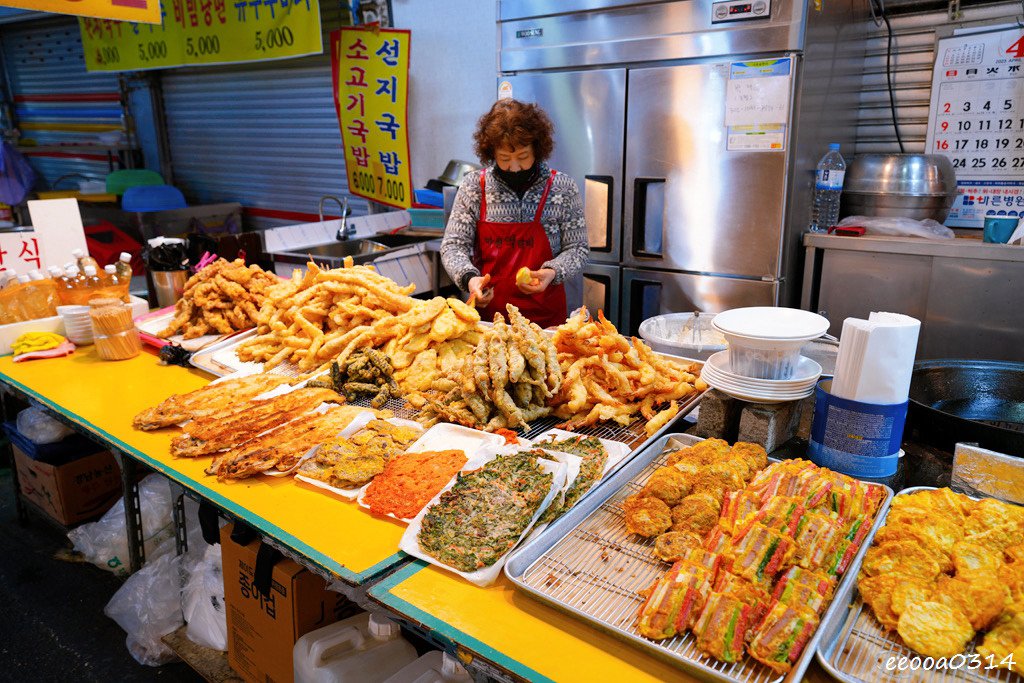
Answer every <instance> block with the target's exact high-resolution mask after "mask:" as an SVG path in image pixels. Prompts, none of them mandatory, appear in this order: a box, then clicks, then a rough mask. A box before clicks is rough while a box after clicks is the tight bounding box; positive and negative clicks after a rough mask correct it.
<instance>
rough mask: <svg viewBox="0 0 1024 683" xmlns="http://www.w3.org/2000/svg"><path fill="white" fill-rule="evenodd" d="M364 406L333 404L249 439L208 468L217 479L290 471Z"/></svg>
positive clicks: (335, 433) (350, 420)
mask: <svg viewBox="0 0 1024 683" xmlns="http://www.w3.org/2000/svg"><path fill="white" fill-rule="evenodd" d="M363 410H365V408H356V407H353V406H334V407H332V408H330V409H329V410H328V411H327V412H326V413H323V414H321V413H307V414H306V415H303V416H301V417H298V418H296V419H294V420H292V421H291V422H289V423H288V424H286V425H282V426H280V427H278V428H277V429H274V430H272V431H270V432H267V433H266V434H264V435H262V436H259V437H257V438H255V439H252V440H250V441H247V442H246V443H245V444H243V445H241V446H238V447H236V448H233V449H231V450H230V451H227V452H226V453H224V455H222V456H221V457H219V458H217V459H216V460H215V461H214V462H213V464H211V466H210V467H209V468H208V469H207V470H206V473H207V474H216V475H217V478H218V479H222V480H223V479H244V478H245V477H251V476H253V475H254V474H259V473H260V472H266V471H267V470H270V469H273V468H277V469H278V470H280V471H287V470H290V469H291V468H292V467H294V466H295V465H296V463H298V461H299V459H300V458H301V457H302V456H303V455H305V454H306V452H307V451H308V450H309V449H310V448H312V447H313V446H315V445H316V444H317V443H319V442H320V441H322V440H324V439H330V438H333V437H334V436H336V435H337V434H338V432H340V431H341V430H343V429H345V427H347V426H348V425H349V423H350V422H352V420H353V418H355V416H356V415H358V414H359V413H360V412H362V411H363Z"/></svg>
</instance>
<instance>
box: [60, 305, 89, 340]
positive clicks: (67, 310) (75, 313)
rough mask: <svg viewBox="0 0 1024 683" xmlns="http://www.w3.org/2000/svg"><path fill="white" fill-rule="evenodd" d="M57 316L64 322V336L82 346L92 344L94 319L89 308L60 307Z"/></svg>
mask: <svg viewBox="0 0 1024 683" xmlns="http://www.w3.org/2000/svg"><path fill="white" fill-rule="evenodd" d="M57 315H59V316H60V317H61V320H63V321H64V336H66V337H67V338H68V339H69V340H71V342H72V343H74V344H77V345H78V346H82V345H83V344H92V318H91V317H89V307H88V306H58V307H57Z"/></svg>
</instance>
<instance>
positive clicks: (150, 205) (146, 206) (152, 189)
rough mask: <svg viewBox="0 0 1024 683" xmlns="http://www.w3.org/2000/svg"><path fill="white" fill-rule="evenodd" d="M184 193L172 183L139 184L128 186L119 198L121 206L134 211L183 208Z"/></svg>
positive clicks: (184, 203) (147, 211) (145, 211)
mask: <svg viewBox="0 0 1024 683" xmlns="http://www.w3.org/2000/svg"><path fill="white" fill-rule="evenodd" d="M186 206H188V204H187V203H186V202H185V195H183V194H182V193H181V190H179V189H178V188H176V187H174V186H173V185H139V186H136V187H129V188H128V189H127V190H125V191H124V196H123V197H122V198H121V208H122V209H123V210H125V211H132V212H135V213H149V212H152V211H171V210H173V209H184V208H185V207H186Z"/></svg>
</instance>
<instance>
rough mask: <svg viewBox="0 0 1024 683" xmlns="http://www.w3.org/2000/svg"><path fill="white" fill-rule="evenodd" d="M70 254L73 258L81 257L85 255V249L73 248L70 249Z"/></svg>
mask: <svg viewBox="0 0 1024 683" xmlns="http://www.w3.org/2000/svg"><path fill="white" fill-rule="evenodd" d="M71 255H72V256H74V257H75V258H82V257H84V256H85V251H84V250H83V249H74V250H72V251H71Z"/></svg>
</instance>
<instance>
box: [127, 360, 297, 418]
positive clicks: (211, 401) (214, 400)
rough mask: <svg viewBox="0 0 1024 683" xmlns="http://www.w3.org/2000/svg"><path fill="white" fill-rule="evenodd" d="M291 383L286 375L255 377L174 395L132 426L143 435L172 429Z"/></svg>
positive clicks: (210, 385) (258, 375)
mask: <svg viewBox="0 0 1024 683" xmlns="http://www.w3.org/2000/svg"><path fill="white" fill-rule="evenodd" d="M287 381H288V378H287V377H284V376H282V375H266V374H255V375H247V376H245V377H239V378H237V379H229V380H225V381H223V382H217V383H216V384H207V385H206V386H205V387H202V388H201V389H196V390H195V391H192V392H189V393H187V394H173V395H171V396H169V397H168V398H166V399H164V401H163V402H162V403H160V405H157V406H154V407H152V408H146V409H145V410H143V411H142V412H141V413H139V414H138V415H136V416H135V418H134V419H133V420H132V426H133V427H135V428H136V429H141V430H143V431H149V430H153V429H160V428H162V427H170V426H172V425H176V424H180V423H182V422H185V421H186V420H191V419H193V418H195V417H197V416H201V415H205V414H210V413H212V412H213V411H216V410H219V409H221V408H223V407H225V406H231V405H237V404H239V403H242V402H244V401H246V400H247V399H250V398H252V397H254V396H259V395H260V394H262V393H264V392H266V391H270V390H271V389H274V388H277V387H279V386H281V385H282V384H284V383H285V382H287Z"/></svg>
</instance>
